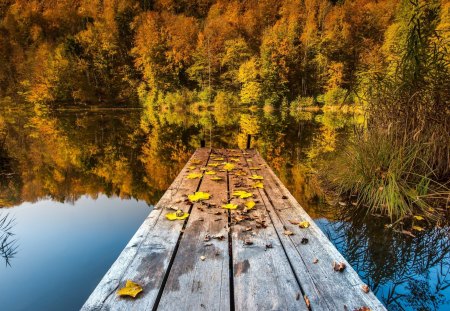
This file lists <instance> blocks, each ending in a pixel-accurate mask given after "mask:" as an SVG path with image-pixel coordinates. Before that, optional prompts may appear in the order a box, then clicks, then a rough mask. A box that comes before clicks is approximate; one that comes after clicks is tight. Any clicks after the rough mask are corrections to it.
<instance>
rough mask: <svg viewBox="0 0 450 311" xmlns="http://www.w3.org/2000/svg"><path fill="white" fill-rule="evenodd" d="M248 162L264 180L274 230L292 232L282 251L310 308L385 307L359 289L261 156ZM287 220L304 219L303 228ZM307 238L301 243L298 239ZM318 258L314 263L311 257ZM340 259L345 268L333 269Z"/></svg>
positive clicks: (355, 277)
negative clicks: (304, 225)
mask: <svg viewBox="0 0 450 311" xmlns="http://www.w3.org/2000/svg"><path fill="white" fill-rule="evenodd" d="M252 160H253V161H252V165H253V166H258V167H260V168H261V169H260V170H258V174H260V175H262V176H263V177H264V179H265V181H266V185H265V188H264V192H265V193H266V195H267V197H268V198H270V199H269V200H270V203H271V204H268V206H269V207H270V210H271V211H272V213H271V216H272V218H273V219H274V224H275V226H276V228H277V230H278V231H281V230H286V229H287V230H289V231H292V232H293V233H294V235H292V236H289V237H282V238H281V242H282V243H283V245H284V247H285V249H286V253H287V255H288V257H289V258H290V261H291V263H292V264H293V267H294V270H295V272H296V273H297V275H298V277H299V278H300V280H301V286H302V288H303V289H304V291H305V294H306V295H307V296H308V298H309V299H310V301H311V306H312V308H313V309H314V308H316V309H320V310H344V309H348V310H354V309H358V308H361V307H363V306H367V307H369V308H371V310H386V308H385V307H384V306H383V305H382V303H381V302H380V301H379V300H378V299H377V298H376V296H375V295H374V294H373V293H372V292H370V293H368V294H366V293H364V292H363V291H362V290H361V286H362V285H363V284H364V283H363V282H362V281H361V279H360V278H359V276H358V274H357V273H356V271H355V270H354V269H353V268H352V267H351V266H350V265H349V263H348V262H347V261H346V260H345V258H344V257H343V256H342V255H341V254H340V253H339V251H338V250H337V249H336V248H335V247H334V245H333V244H332V243H331V242H330V240H329V239H328V238H327V237H326V236H325V235H324V234H323V232H322V231H321V230H320V228H319V227H318V226H317V225H316V224H315V222H314V221H313V219H312V218H311V217H310V216H309V215H308V214H307V213H306V212H305V210H304V209H303V208H302V207H301V206H300V204H299V203H298V202H297V201H296V200H295V198H294V197H293V196H292V195H291V193H290V192H289V191H288V190H287V188H286V187H285V186H284V185H283V184H282V183H281V181H280V180H279V179H278V177H277V176H276V175H275V173H274V172H273V171H272V170H271V169H270V168H269V167H268V165H267V163H266V162H265V161H264V160H263V159H262V157H261V156H260V155H259V154H257V153H255V154H254V156H253V157H252ZM291 221H294V222H299V221H308V222H309V223H310V227H309V228H306V229H303V228H300V227H299V226H298V225H295V224H292V223H291ZM303 238H306V239H308V243H307V244H302V239H303ZM316 259H317V260H318V261H317V262H316V263H314V262H315V260H316ZM334 261H336V262H344V263H345V265H346V267H347V268H346V269H345V270H344V271H343V272H335V271H334V270H333V268H332V264H333V262H334Z"/></svg>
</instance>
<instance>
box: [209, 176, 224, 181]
mask: <svg viewBox="0 0 450 311" xmlns="http://www.w3.org/2000/svg"><path fill="white" fill-rule="evenodd" d="M211 180H214V181H219V180H222V177H218V176H215V177H212V178H211Z"/></svg>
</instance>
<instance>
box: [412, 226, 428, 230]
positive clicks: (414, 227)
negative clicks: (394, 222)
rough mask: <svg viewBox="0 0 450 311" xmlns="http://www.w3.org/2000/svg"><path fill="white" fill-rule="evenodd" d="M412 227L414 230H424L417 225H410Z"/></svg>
mask: <svg viewBox="0 0 450 311" xmlns="http://www.w3.org/2000/svg"><path fill="white" fill-rule="evenodd" d="M412 228H413V229H414V230H416V231H424V230H425V229H424V228H422V227H419V226H412Z"/></svg>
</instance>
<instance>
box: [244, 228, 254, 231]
mask: <svg viewBox="0 0 450 311" xmlns="http://www.w3.org/2000/svg"><path fill="white" fill-rule="evenodd" d="M244 231H252V227H245V229H244Z"/></svg>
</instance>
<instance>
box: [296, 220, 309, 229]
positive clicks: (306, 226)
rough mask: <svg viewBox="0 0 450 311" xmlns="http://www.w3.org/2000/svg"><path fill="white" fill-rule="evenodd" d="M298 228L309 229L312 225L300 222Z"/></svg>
mask: <svg viewBox="0 0 450 311" xmlns="http://www.w3.org/2000/svg"><path fill="white" fill-rule="evenodd" d="M298 226H299V227H300V228H308V227H309V226H310V224H309V222H307V221H301V222H299V224H298Z"/></svg>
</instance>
